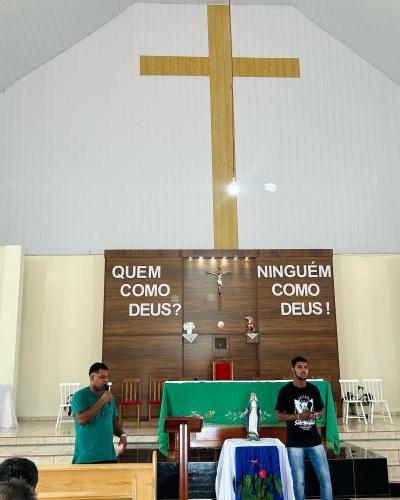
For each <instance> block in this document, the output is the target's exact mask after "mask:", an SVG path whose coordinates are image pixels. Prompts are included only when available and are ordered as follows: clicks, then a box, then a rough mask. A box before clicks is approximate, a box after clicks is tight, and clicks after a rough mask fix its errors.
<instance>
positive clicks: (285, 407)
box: [275, 382, 324, 448]
mask: <svg viewBox="0 0 400 500" xmlns="http://www.w3.org/2000/svg"><path fill="white" fill-rule="evenodd" d="M323 408H324V403H323V402H322V399H321V394H320V393H319V390H318V387H316V386H315V385H314V384H310V383H309V382H306V386H305V387H297V386H295V385H294V384H293V383H292V382H290V383H289V384H286V385H284V386H283V387H282V389H281V390H280V391H279V394H278V399H277V401H276V405H275V410H278V411H280V412H282V413H288V414H292V415H293V414H297V413H303V412H304V411H311V412H319V411H321V410H322V409H323ZM286 429H287V437H286V446H287V447H289V448H308V447H310V446H317V445H319V444H321V436H320V435H319V432H318V429H317V427H316V425H315V420H314V419H310V420H299V419H298V420H290V421H287V422H286Z"/></svg>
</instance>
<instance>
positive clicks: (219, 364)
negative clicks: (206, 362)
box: [213, 359, 233, 380]
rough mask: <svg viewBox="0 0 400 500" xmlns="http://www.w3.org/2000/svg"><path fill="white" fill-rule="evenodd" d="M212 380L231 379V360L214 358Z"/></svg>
mask: <svg viewBox="0 0 400 500" xmlns="http://www.w3.org/2000/svg"><path fill="white" fill-rule="evenodd" d="M213 380H233V361H230V360H229V359H216V360H214V361H213Z"/></svg>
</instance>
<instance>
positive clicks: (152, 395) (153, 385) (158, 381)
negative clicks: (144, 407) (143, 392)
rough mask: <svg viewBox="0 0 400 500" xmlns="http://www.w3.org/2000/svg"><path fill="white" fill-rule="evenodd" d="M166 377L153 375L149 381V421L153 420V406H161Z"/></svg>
mask: <svg viewBox="0 0 400 500" xmlns="http://www.w3.org/2000/svg"><path fill="white" fill-rule="evenodd" d="M166 380H167V379H166V378H163V377H151V378H150V382H149V422H150V421H151V407H152V406H160V407H161V398H162V393H163V389H164V382H165V381H166Z"/></svg>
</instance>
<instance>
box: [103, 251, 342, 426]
mask: <svg viewBox="0 0 400 500" xmlns="http://www.w3.org/2000/svg"><path fill="white" fill-rule="evenodd" d="M200 256H202V257H203V258H200V259H199V257H200ZM213 256H214V257H215V258H214V259H213V258H212V257H213ZM224 256H225V257H227V258H225V259H223V257H224ZM235 256H236V258H235ZM105 257H106V266H105V289H104V332H103V359H104V361H105V362H106V363H107V364H108V365H109V367H110V370H111V378H112V380H113V382H114V386H113V390H114V393H115V394H116V397H117V399H118V398H119V393H120V381H121V379H122V378H124V377H133V376H138V377H140V378H141V379H142V399H143V401H145V402H146V401H147V396H148V394H147V392H148V381H149V378H150V377H151V376H160V377H166V378H169V379H176V378H180V377H185V378H189V379H198V380H202V379H205V380H210V379H212V361H213V359H215V358H216V357H217V354H216V352H215V349H214V348H213V346H214V340H215V338H216V337H218V336H226V337H227V339H228V343H229V349H228V353H227V355H226V357H227V358H229V359H231V360H232V361H233V363H234V378H235V380H251V379H252V378H253V377H263V378H266V379H282V378H285V379H286V378H291V376H292V374H291V367H290V360H291V359H292V358H293V357H294V356H296V355H303V356H305V357H306V358H307V359H308V360H309V363H310V377H314V378H326V379H328V380H330V381H331V383H332V387H333V390H334V394H335V396H336V399H339V392H338V382H337V381H338V379H339V377H340V375H339V360H338V348H337V335H336V317H335V301H334V287H333V277H332V276H324V274H326V270H327V269H328V268H327V266H331V265H332V252H331V251H329V250H223V251H218V250H214V251H212V250H182V251H179V250H166V251H165V252H164V251H162V250H156V251H151V250H137V251H128V250H124V251H120V252H119V251H106V252H105ZM246 257H247V258H246ZM116 265H118V266H130V269H132V267H131V266H153V268H155V267H156V266H158V265H160V266H161V275H160V276H159V277H157V278H154V277H153V278H150V277H147V278H129V279H126V280H122V279H117V278H115V277H113V276H112V269H113V267H114V266H116ZM296 265H299V266H303V265H306V266H308V265H312V266H315V265H316V266H317V267H312V268H308V267H307V270H310V269H311V270H312V271H313V272H310V273H308V274H311V276H306V277H301V276H294V277H288V276H285V277H279V276H275V277H273V278H271V277H269V276H267V277H265V276H264V275H262V273H260V271H259V269H260V267H259V266H261V270H264V271H265V269H266V268H265V266H289V268H287V269H288V270H289V271H290V270H293V269H296V268H295V267H294V268H292V267H290V266H296ZM318 266H323V267H322V269H323V270H324V272H323V273H322V274H323V276H322V277H321V276H320V277H318V276H317V277H315V269H318ZM271 269H272V268H271V267H268V268H267V270H268V272H270V270H271ZM278 269H280V267H278ZM299 269H303V268H302V267H301V268H299ZM330 269H331V267H330ZM226 271H228V272H229V273H231V274H227V275H225V276H223V278H222V280H223V286H222V290H221V310H218V287H217V278H216V276H214V275H210V274H206V272H226ZM123 283H127V284H128V285H129V286H133V285H134V284H135V283H141V284H146V283H148V284H154V283H156V284H157V283H158V284H160V283H168V285H169V286H170V291H171V293H170V295H169V296H168V297H150V298H149V297H139V298H137V297H136V298H135V297H129V298H126V297H123V296H121V294H120V287H121V284H123ZM288 284H289V287H290V285H291V284H292V285H296V284H297V285H299V286H300V287H301V288H300V290H301V291H302V292H301V293H304V290H305V288H303V286H307V285H310V284H313V288H312V291H313V293H314V294H315V295H316V296H314V297H309V296H299V297H296V296H276V295H274V293H273V292H272V290H273V286H274V285H275V286H276V285H278V288H277V290H278V291H279V290H281V289H283V287H284V286H285V285H288ZM288 290H289V292H290V288H288ZM316 290H317V291H318V293H317V294H316ZM174 300H175V301H176V300H177V301H179V303H180V304H181V306H182V309H181V310H180V311H179V313H178V314H177V315H175V314H174V311H172V312H173V313H172V314H170V315H168V316H162V315H160V316H134V317H132V316H129V314H128V304H129V303H131V302H135V303H142V302H152V303H154V304H158V303H160V302H162V303H169V304H170V305H171V304H174V303H176V302H174ZM282 302H285V303H287V304H289V305H290V307H292V306H293V303H294V302H298V303H300V312H301V303H302V304H303V307H304V310H305V311H306V313H304V312H303V313H301V314H299V313H298V310H296V311H295V312H296V314H283V313H282V310H281V303H282ZM311 302H320V303H321V306H320V313H319V312H318V311H317V312H315V311H314V313H313V314H311V315H309V314H308V313H307V307H308V305H309V304H310V303H311ZM327 303H329V309H327ZM285 307H286V306H285ZM249 315H250V316H253V317H254V318H255V325H256V330H257V331H258V332H259V336H258V341H257V342H255V343H249V342H248V340H247V337H246V335H245V331H246V320H245V317H246V316H249ZM185 321H193V322H194V323H195V325H196V328H195V330H194V333H197V334H198V337H197V339H196V340H195V342H194V343H192V344H191V343H189V342H187V341H186V340H183V338H182V333H183V329H182V325H183V323H184V322H185ZM218 321H223V322H224V323H225V327H224V330H223V331H222V332H221V331H220V330H219V329H218V327H217V323H218ZM146 415H147V408H146V405H144V406H143V417H146Z"/></svg>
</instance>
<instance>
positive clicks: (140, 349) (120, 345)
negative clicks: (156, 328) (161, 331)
mask: <svg viewBox="0 0 400 500" xmlns="http://www.w3.org/2000/svg"><path fill="white" fill-rule="evenodd" d="M103 359H104V361H105V362H106V363H107V366H108V368H109V369H110V378H111V380H112V382H113V386H112V390H113V393H114V395H115V397H116V399H117V401H119V399H120V394H121V381H122V379H123V378H129V377H131V378H136V377H139V378H140V379H141V399H142V401H144V402H146V401H147V400H148V388H149V378H150V377H166V378H169V379H170V380H171V379H177V378H179V377H180V376H181V374H182V338H181V336H180V335H175V336H172V335H154V334H153V335H150V336H147V337H145V336H139V335H131V336H129V337H127V336H126V335H113V336H109V338H107V339H105V342H104V347H103ZM141 411H142V415H143V417H146V415H147V405H146V404H144V405H142V409H141Z"/></svg>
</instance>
